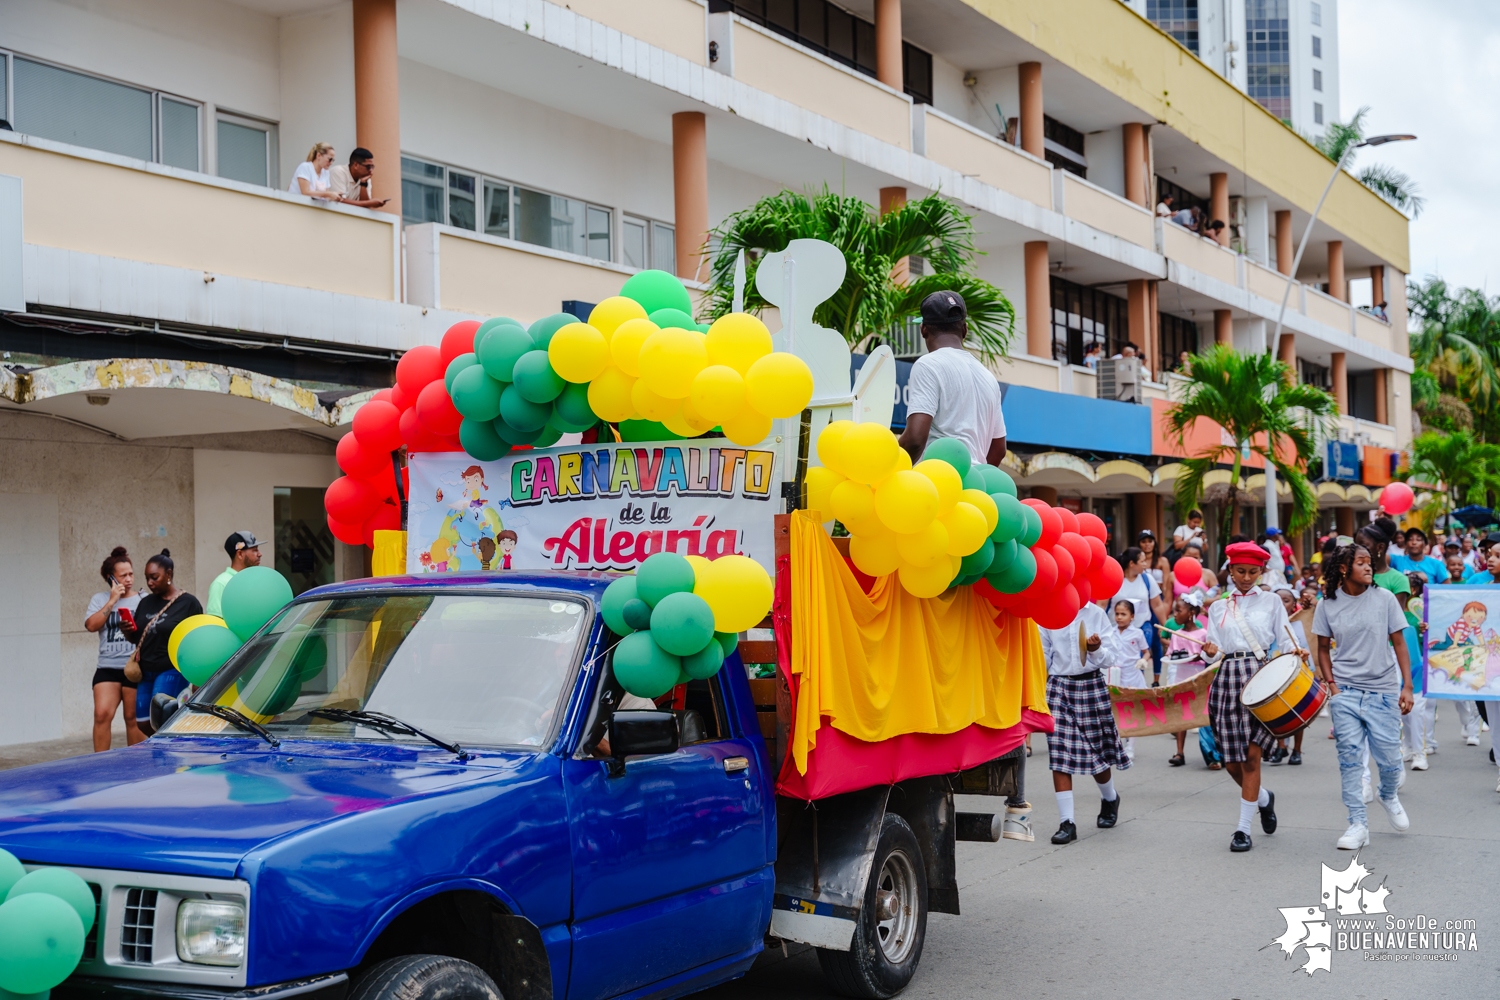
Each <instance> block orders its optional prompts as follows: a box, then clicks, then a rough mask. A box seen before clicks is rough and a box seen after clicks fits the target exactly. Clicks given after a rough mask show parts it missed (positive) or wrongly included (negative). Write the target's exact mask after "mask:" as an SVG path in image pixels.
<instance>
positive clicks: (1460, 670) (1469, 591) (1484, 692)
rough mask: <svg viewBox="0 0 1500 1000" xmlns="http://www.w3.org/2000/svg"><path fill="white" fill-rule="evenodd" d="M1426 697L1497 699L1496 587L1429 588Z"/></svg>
mask: <svg viewBox="0 0 1500 1000" xmlns="http://www.w3.org/2000/svg"><path fill="white" fill-rule="evenodd" d="M1422 597H1423V599H1424V601H1425V605H1426V616H1425V617H1426V619H1427V635H1426V637H1425V639H1424V641H1423V643H1422V666H1423V667H1424V668H1425V669H1426V671H1427V673H1426V678H1427V697H1429V698H1453V699H1458V700H1461V701H1474V700H1478V701H1500V587H1465V586H1462V585H1455V586H1451V587H1428V588H1427V589H1426V590H1424V591H1423V592H1422Z"/></svg>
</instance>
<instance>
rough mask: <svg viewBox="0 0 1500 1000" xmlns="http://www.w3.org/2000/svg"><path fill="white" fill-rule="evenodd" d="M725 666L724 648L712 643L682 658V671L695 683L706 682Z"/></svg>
mask: <svg viewBox="0 0 1500 1000" xmlns="http://www.w3.org/2000/svg"><path fill="white" fill-rule="evenodd" d="M723 665H724V647H723V646H720V645H719V644H718V643H717V642H710V643H709V644H708V645H707V646H704V647H703V648H702V649H700V650H698V652H696V653H692V654H689V655H688V656H684V657H683V658H682V669H683V672H685V673H686V674H687V675H688V676H689V677H691V678H692V679H693V680H695V681H706V680H708V679H709V678H710V677H712V676H713V675H714V674H716V673H718V672H719V668H720V667H722V666H723Z"/></svg>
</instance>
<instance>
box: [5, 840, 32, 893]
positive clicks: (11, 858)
mask: <svg viewBox="0 0 1500 1000" xmlns="http://www.w3.org/2000/svg"><path fill="white" fill-rule="evenodd" d="M25 876H26V867H25V866H24V865H22V864H21V861H20V859H19V858H17V857H16V856H15V855H14V854H12V853H10V852H9V851H7V850H5V848H3V847H0V902H4V900H5V894H6V893H7V892H10V887H11V886H13V885H15V884H16V883H17V882H19V881H21V879H22V878H24V877H25Z"/></svg>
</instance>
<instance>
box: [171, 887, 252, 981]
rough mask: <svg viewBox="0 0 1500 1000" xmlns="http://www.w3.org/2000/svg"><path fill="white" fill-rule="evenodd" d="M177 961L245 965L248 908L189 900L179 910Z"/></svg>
mask: <svg viewBox="0 0 1500 1000" xmlns="http://www.w3.org/2000/svg"><path fill="white" fill-rule="evenodd" d="M177 957H178V958H180V959H182V960H183V961H184V962H193V963H196V964H198V965H241V964H243V963H244V961H245V904H244V903H236V902H228V901H224V900H217V899H185V900H183V901H182V904H181V905H180V906H178V907H177Z"/></svg>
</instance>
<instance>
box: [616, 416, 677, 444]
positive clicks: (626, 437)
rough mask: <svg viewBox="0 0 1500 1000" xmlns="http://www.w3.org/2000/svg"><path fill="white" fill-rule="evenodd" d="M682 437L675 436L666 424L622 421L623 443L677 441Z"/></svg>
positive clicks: (650, 421) (621, 438)
mask: <svg viewBox="0 0 1500 1000" xmlns="http://www.w3.org/2000/svg"><path fill="white" fill-rule="evenodd" d="M681 437H682V435H681V434H673V433H672V432H671V431H669V430H667V428H666V425H665V424H659V423H657V422H656V421H655V420H622V421H620V440H621V441H677V440H679V439H680V438H681Z"/></svg>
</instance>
